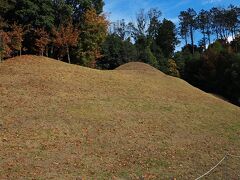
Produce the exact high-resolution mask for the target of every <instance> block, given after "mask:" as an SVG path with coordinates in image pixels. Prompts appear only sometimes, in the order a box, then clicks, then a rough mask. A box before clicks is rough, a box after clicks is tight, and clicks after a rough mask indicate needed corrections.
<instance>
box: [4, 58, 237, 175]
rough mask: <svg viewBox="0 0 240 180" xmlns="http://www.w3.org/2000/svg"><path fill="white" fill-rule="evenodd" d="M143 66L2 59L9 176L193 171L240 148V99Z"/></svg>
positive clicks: (43, 59)
mask: <svg viewBox="0 0 240 180" xmlns="http://www.w3.org/2000/svg"><path fill="white" fill-rule="evenodd" d="M137 66H138V67H139V68H136V70H134V63H133V64H131V67H130V68H129V67H128V65H125V67H121V68H119V69H120V70H114V71H100V70H94V69H88V68H84V67H79V66H76V65H69V64H65V63H63V62H59V61H56V60H52V59H48V58H44V57H36V56H22V57H16V58H14V59H10V60H7V61H6V62H4V63H2V64H0V179H18V178H19V177H21V178H22V179H76V178H77V177H83V178H85V179H114V178H123V179H137V178H138V177H140V176H144V177H145V179H170V178H174V177H176V178H177V179H193V178H196V177H197V176H198V175H201V174H203V173H204V172H206V171H207V170H209V169H210V168H211V167H212V166H213V165H215V163H216V162H217V161H218V160H219V159H221V158H222V156H223V155H224V154H225V153H226V152H230V153H232V154H240V150H239V149H240V140H239V136H240V120H239V117H240V108H239V107H236V106H234V105H232V104H230V103H227V102H225V101H223V100H220V99H218V98H216V97H214V96H212V95H209V94H207V93H204V92H202V91H200V90H199V89H197V88H194V87H192V86H190V85H189V84H188V83H186V82H184V81H183V80H180V79H177V78H173V77H169V76H166V75H164V74H163V73H161V72H159V71H157V70H155V69H152V68H150V67H149V66H147V65H146V66H145V65H143V64H138V65H136V67H137ZM126 69H128V70H126ZM129 69H132V70H129ZM143 69H144V70H143ZM229 166H230V165H229ZM231 167H232V168H233V169H234V167H235V165H232V166H231ZM218 173H220V172H216V173H215V174H213V176H214V177H219V176H218ZM230 174H231V173H230Z"/></svg>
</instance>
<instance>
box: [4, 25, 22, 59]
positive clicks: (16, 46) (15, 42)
mask: <svg viewBox="0 0 240 180" xmlns="http://www.w3.org/2000/svg"><path fill="white" fill-rule="evenodd" d="M11 29H12V31H10V32H9V33H8V34H9V37H10V39H11V44H10V47H11V49H12V50H16V51H19V55H20V56H21V55H22V42H23V35H24V30H23V27H22V26H21V25H17V24H16V23H14V24H13V25H11Z"/></svg>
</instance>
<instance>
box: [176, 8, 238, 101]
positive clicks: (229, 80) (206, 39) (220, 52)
mask: <svg viewBox="0 0 240 180" xmlns="http://www.w3.org/2000/svg"><path fill="white" fill-rule="evenodd" d="M179 20H180V26H179V34H180V37H182V38H183V39H184V41H185V46H184V47H183V48H182V50H181V51H179V52H176V53H175V54H174V60H175V62H176V64H177V69H178V71H179V73H180V77H181V78H183V79H185V80H186V81H188V82H189V83H191V84H192V85H194V86H197V87H198V88H200V89H203V90H204V91H207V92H210V93H214V94H219V95H221V96H223V97H225V98H227V99H228V100H230V101H231V102H233V103H236V104H238V105H240V46H239V45H240V7H238V6H233V5H230V6H229V7H228V8H219V7H213V8H212V9H210V10H208V11H206V10H201V11H200V12H198V13H197V12H196V11H195V10H194V9H188V10H186V11H182V12H180V15H179ZM195 31H199V32H200V33H201V34H202V39H201V40H200V41H199V42H198V43H196V42H195V41H194V33H195ZM229 39H231V41H229ZM189 40H190V41H189ZM189 42H190V43H189Z"/></svg>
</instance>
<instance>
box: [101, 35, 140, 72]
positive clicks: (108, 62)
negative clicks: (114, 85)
mask: <svg viewBox="0 0 240 180" xmlns="http://www.w3.org/2000/svg"><path fill="white" fill-rule="evenodd" d="M102 51H103V52H102V54H103V56H102V58H101V59H100V60H99V61H98V62H97V66H98V67H99V68H101V69H115V68H116V67H118V66H120V65H122V64H125V63H127V62H130V61H135V60H136V59H137V52H136V49H135V46H134V45H133V44H132V43H131V42H130V40H129V39H126V40H122V38H121V37H119V36H118V35H116V34H111V35H108V37H107V39H106V41H105V42H104V43H103V46H102Z"/></svg>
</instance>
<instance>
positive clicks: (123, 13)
mask: <svg viewBox="0 0 240 180" xmlns="http://www.w3.org/2000/svg"><path fill="white" fill-rule="evenodd" d="M229 4H234V5H240V0H105V7H104V11H105V12H106V13H108V15H109V18H110V20H111V21H116V20H120V19H125V20H127V21H133V20H134V19H135V17H136V12H137V11H138V10H139V9H141V8H144V9H146V10H148V9H150V8H155V7H157V8H158V9H159V10H161V11H162V13H163V16H162V17H164V18H167V19H170V20H172V21H174V22H177V19H178V18H177V17H178V15H179V12H180V11H182V10H186V9H187V8H194V9H195V10H196V11H199V10H201V9H210V8H211V7H213V6H221V7H226V6H228V5H229Z"/></svg>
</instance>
